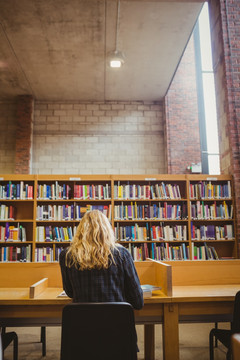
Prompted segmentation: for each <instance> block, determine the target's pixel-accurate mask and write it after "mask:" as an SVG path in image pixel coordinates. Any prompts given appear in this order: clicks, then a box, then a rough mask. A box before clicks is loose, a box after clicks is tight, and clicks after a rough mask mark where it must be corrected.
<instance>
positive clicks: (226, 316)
mask: <svg viewBox="0 0 240 360" xmlns="http://www.w3.org/2000/svg"><path fill="white" fill-rule="evenodd" d="M167 263H168V264H169V265H171V266H172V301H171V304H165V305H164V323H166V322H167V323H168V324H165V326H164V329H163V332H164V334H163V336H164V337H165V341H164V342H163V344H164V346H166V348H165V349H164V356H165V359H175V360H178V359H179V323H191V322H197V323H199V322H213V323H215V322H220V321H231V319H232V313H233V304H234V298H235V295H236V293H237V291H238V290H239V289H240V261H239V260H231V261H185V262H179V261H176V262H167ZM169 341H170V342H171V345H172V346H171V347H170V344H169Z"/></svg>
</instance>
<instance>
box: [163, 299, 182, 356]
mask: <svg viewBox="0 0 240 360" xmlns="http://www.w3.org/2000/svg"><path fill="white" fill-rule="evenodd" d="M163 311H164V320H163V331H162V336H163V359H164V360H179V332H178V305H177V304H164V310H163Z"/></svg>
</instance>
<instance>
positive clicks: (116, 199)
mask: <svg viewBox="0 0 240 360" xmlns="http://www.w3.org/2000/svg"><path fill="white" fill-rule="evenodd" d="M95 208H96V209H99V210H100V211H103V212H104V213H105V214H106V215H107V217H108V218H109V221H110V222H111V224H112V227H113V229H114V231H115V236H116V239H117V241H118V242H119V243H121V244H122V245H123V246H126V247H127V248H128V250H129V251H130V252H131V254H132V256H133V258H134V259H135V260H144V259H145V258H147V257H150V258H152V259H156V260H175V259H176V260H193V259H198V260H199V259H204V258H207V259H214V258H220V259H221V258H236V257H237V241H236V239H235V233H236V225H235V208H234V196H233V191H232V177H231V176H228V175H226V176H225V175H217V176H208V175H169V174H157V175H155V174H154V175H148V176H146V175H79V176H77V175H3V176H1V180H0V261H11V262H12V261H33V262H42V261H58V257H59V254H60V251H61V250H62V249H63V248H64V247H66V246H69V244H70V243H71V240H72V238H73V236H74V233H75V231H76V228H77V226H78V224H79V221H80V220H81V218H82V216H83V215H84V213H85V212H86V211H88V210H90V209H95ZM6 209H7V210H6ZM194 211H195V212H196V214H197V216H195V215H194ZM201 212H202V214H203V215H202V216H201ZM5 214H7V217H5ZM9 214H10V215H9ZM219 214H220V215H219ZM9 229H10V230H11V232H12V233H11V235H10V233H9V232H10V230H9ZM13 234H14V235H13ZM13 236H14V237H13ZM16 236H23V238H24V239H25V240H24V241H22V240H20V241H17V240H19V238H16ZM11 237H13V239H14V241H11V239H12V238H11Z"/></svg>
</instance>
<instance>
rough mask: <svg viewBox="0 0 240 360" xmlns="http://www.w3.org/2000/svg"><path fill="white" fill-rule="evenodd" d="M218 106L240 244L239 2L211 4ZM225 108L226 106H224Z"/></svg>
mask: <svg viewBox="0 0 240 360" xmlns="http://www.w3.org/2000/svg"><path fill="white" fill-rule="evenodd" d="M209 5H210V20H211V24H212V29H213V39H214V41H213V50H214V51H213V55H214V64H215V67H214V70H215V78H216V84H217V88H219V90H218V91H219V92H218V94H217V95H218V96H217V100H218V102H217V104H218V107H219V108H220V109H221V112H220V114H221V115H222V116H221V117H220V121H221V125H220V128H221V143H220V151H221V168H222V171H223V172H229V173H230V174H233V176H234V194H235V202H236V219H237V238H238V242H239V240H240V87H239V84H240V7H239V0H211V1H210V3H209ZM221 104H222V105H221Z"/></svg>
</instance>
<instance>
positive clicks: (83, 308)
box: [61, 302, 137, 360]
mask: <svg viewBox="0 0 240 360" xmlns="http://www.w3.org/2000/svg"><path fill="white" fill-rule="evenodd" d="M69 359H71V360H80V359H82V360H86V359H87V360H96V359H104V360H113V359H114V360H123V359H124V360H136V359H137V336H136V330H135V320H134V312H133V308H132V306H131V305H130V304H128V303H123V302H114V303H72V304H68V305H66V306H65V307H64V309H63V313H62V338H61V360H69Z"/></svg>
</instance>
